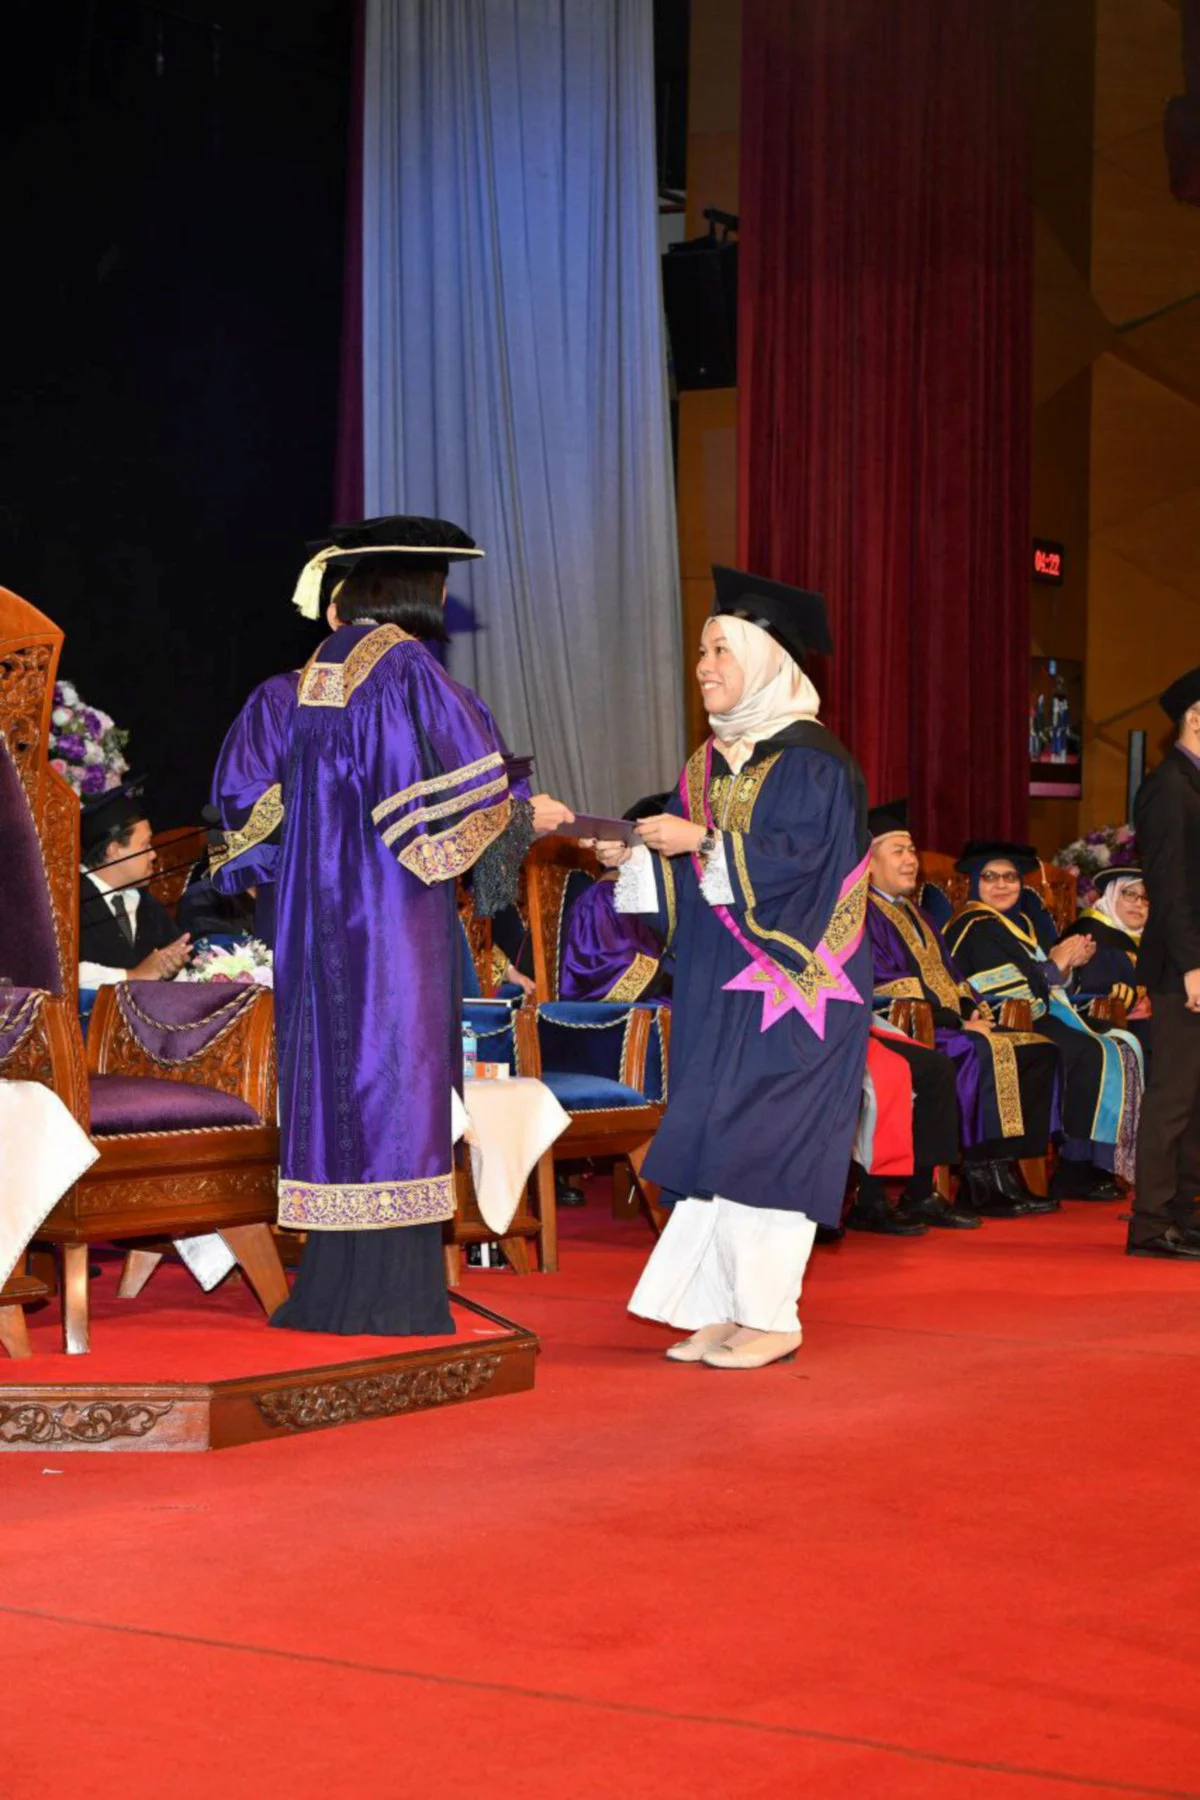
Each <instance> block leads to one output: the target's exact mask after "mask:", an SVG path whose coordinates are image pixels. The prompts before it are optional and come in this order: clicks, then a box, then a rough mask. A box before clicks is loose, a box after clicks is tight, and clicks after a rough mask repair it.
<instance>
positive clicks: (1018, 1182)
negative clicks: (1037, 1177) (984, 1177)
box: [987, 1162, 1059, 1213]
mask: <svg viewBox="0 0 1200 1800" xmlns="http://www.w3.org/2000/svg"><path fill="white" fill-rule="evenodd" d="M987 1172H988V1180H989V1181H990V1182H991V1184H992V1186H993V1188H994V1189H995V1190H996V1192H997V1193H998V1194H1003V1196H1004V1198H1005V1199H1006V1200H1017V1201H1020V1202H1021V1203H1022V1205H1023V1207H1024V1209H1025V1211H1026V1212H1027V1213H1048V1212H1058V1210H1059V1202H1058V1200H1056V1199H1055V1197H1054V1196H1053V1195H1052V1194H1035V1193H1033V1191H1032V1190H1031V1189H1030V1188H1028V1187H1026V1185H1025V1178H1024V1176H1023V1175H1022V1174H1021V1171H1020V1168H1019V1167H1018V1165H1017V1164H1016V1163H1015V1162H990V1163H988V1165H987Z"/></svg>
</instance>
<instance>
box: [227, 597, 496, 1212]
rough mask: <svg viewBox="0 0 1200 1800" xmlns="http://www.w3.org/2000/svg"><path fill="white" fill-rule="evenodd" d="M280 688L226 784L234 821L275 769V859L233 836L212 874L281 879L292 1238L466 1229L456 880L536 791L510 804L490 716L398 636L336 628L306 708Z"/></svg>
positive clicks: (278, 977)
mask: <svg viewBox="0 0 1200 1800" xmlns="http://www.w3.org/2000/svg"><path fill="white" fill-rule="evenodd" d="M283 679H288V678H277V680H283ZM290 679H292V680H293V681H294V680H295V678H290ZM271 688H272V684H271V683H266V684H264V688H260V689H258V690H256V693H255V694H254V695H252V696H251V699H250V701H249V702H248V703H247V709H246V712H245V713H244V714H243V718H242V719H240V720H239V721H238V723H237V725H235V727H234V730H233V732H231V734H230V739H229V740H227V744H226V750H225V751H223V753H222V763H221V766H220V768H219V770H218V780H217V783H216V786H217V788H218V789H219V790H220V792H219V795H218V804H219V805H221V806H222V808H223V811H225V810H227V809H229V808H230V807H231V806H232V797H233V796H234V795H235V794H238V795H240V797H241V799H242V802H243V804H244V803H245V800H246V799H247V798H248V797H249V795H250V792H251V789H252V787H253V780H249V779H247V781H246V784H245V785H244V786H242V787H240V788H239V786H238V779H237V778H238V776H239V775H245V776H247V777H249V775H250V774H251V773H253V774H254V779H258V778H260V777H261V776H265V775H268V774H272V773H274V774H275V777H276V780H277V782H278V788H279V792H278V796H277V798H276V800H274V801H272V803H271V810H272V812H273V811H274V810H275V808H276V807H278V809H279V812H280V815H281V816H280V819H279V820H278V821H277V828H278V845H277V848H276V852H275V855H274V856H273V857H270V858H267V857H266V856H265V854H264V849H263V844H264V843H265V839H260V840H259V842H258V843H256V844H253V845H252V844H249V843H246V844H244V845H243V844H242V843H241V842H240V841H238V832H237V829H236V827H235V828H234V829H233V830H232V831H230V832H229V834H228V836H229V840H230V845H229V849H230V853H229V855H228V856H227V858H226V859H225V861H224V864H223V866H222V868H221V869H220V871H219V873H218V876H217V877H216V879H217V882H218V885H221V884H223V883H225V882H230V883H232V882H239V883H241V884H242V885H245V884H246V883H247V882H248V881H249V880H252V879H255V878H256V877H254V876H251V875H249V873H248V871H249V870H250V869H251V868H256V869H257V870H258V874H257V879H258V880H260V881H261V880H263V879H269V878H270V876H271V875H274V877H275V879H276V882H277V900H278V924H277V929H276V945H275V1003H276V1028H277V1035H278V1041H279V1088H280V1127H281V1137H282V1143H281V1153H280V1207H279V1218H280V1223H281V1224H284V1225H290V1226H293V1227H295V1228H297V1229H302V1230H307V1231H346V1230H351V1231H360V1230H371V1229H377V1228H381V1227H387V1226H402V1225H416V1224H424V1223H433V1222H435V1221H439V1220H442V1219H447V1218H450V1217H452V1216H453V1213H454V1203H455V1196H454V1176H453V1168H452V1158H451V1124H450V1092H451V1088H452V1087H453V1086H456V1085H458V1083H459V1082H460V1081H461V1073H462V1044H461V1036H460V1029H461V1028H460V1006H459V985H458V984H459V925H458V914H457V910H456V906H455V878H456V877H457V876H459V875H461V874H463V873H464V872H465V871H466V870H468V869H469V868H471V867H472V865H474V864H475V863H476V861H477V859H478V858H479V857H480V856H481V855H483V854H484V853H486V852H487V851H488V850H489V849H490V847H491V846H493V845H497V844H498V843H499V840H501V839H502V838H503V837H504V836H505V834H506V833H507V832H508V829H509V826H510V821H511V818H512V812H513V801H514V799H516V798H523V797H524V793H525V784H524V783H522V784H520V786H519V787H518V788H515V789H510V784H509V780H508V776H507V773H506V771H505V767H504V762H503V758H504V754H505V749H504V744H503V741H502V739H501V737H500V734H499V732H498V730H497V728H496V726H495V723H494V721H493V720H492V718H491V715H490V713H489V712H488V710H487V708H486V707H485V706H484V704H483V702H482V701H481V700H480V699H479V698H478V696H477V695H475V694H472V693H471V692H470V690H469V689H466V688H463V687H461V686H460V685H459V684H458V683H457V682H455V681H453V680H452V679H451V678H450V677H449V676H448V675H447V674H446V673H445V671H444V670H443V669H442V668H441V666H440V665H439V663H438V662H437V661H436V659H435V658H434V657H433V656H432V655H431V654H430V651H429V650H428V648H427V647H426V646H425V645H424V644H422V643H419V642H416V641H415V640H413V639H411V638H406V637H405V636H404V635H403V634H402V633H401V632H399V631H398V630H397V629H396V628H395V627H392V626H386V625H385V626H380V627H367V626H344V627H342V628H340V629H339V630H338V631H336V632H335V633H334V634H333V636H332V637H331V638H329V639H328V640H327V641H326V642H325V643H324V644H323V645H322V646H321V649H320V650H319V651H318V652H317V655H316V656H315V657H314V659H313V660H312V661H311V662H310V663H309V664H308V666H307V668H306V669H305V670H304V671H303V672H302V674H301V675H300V677H299V680H298V688H297V691H296V693H295V699H294V701H293V702H292V705H291V707H290V709H289V708H288V707H287V706H286V705H285V704H283V703H282V694H281V690H278V689H276V690H275V691H273V692H271V693H268V692H266V690H270V689H271ZM239 746H240V749H238V748H237V747H239ZM235 752H236V753H235ZM239 757H240V758H241V759H242V760H241V762H239ZM266 791H267V790H264V793H265V792H266ZM261 798H262V797H261V796H260V801H259V802H254V801H252V802H251V805H250V816H251V817H252V816H253V814H254V812H255V810H256V807H257V806H259V805H260V803H261ZM234 810H240V809H234ZM269 816H270V815H269V814H268V813H267V811H266V809H265V808H264V809H263V810H262V811H261V813H260V818H259V824H260V825H265V824H266V822H267V819H268V817H269ZM243 829H244V828H243ZM243 877H244V878H245V879H244V880H243Z"/></svg>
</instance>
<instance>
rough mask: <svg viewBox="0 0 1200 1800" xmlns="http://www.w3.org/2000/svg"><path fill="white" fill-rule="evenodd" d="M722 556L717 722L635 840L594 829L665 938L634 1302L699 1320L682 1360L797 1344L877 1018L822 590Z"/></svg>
mask: <svg viewBox="0 0 1200 1800" xmlns="http://www.w3.org/2000/svg"><path fill="white" fill-rule="evenodd" d="M713 573H714V576H715V579H716V584H717V593H716V607H715V612H714V616H713V617H712V618H711V619H709V620H708V622H707V623H706V625H705V627H704V634H703V639H702V642H701V648H700V661H699V666H698V670H697V674H698V678H699V682H700V687H701V691H702V693H703V695H704V700H705V705H706V707H707V710H708V715H709V724H710V725H711V727H712V733H713V735H712V737H711V738H710V739H709V740H708V741H707V743H705V744H704V745H703V746H702V747H701V748H700V749H699V750H698V751H697V752H696V754H695V755H694V756H693V757H692V758H691V760H690V762H689V763H688V765H687V768H686V769H685V770H684V773H683V776H682V778H681V780H680V784H679V792H678V794H677V795H675V796H674V797H673V798H672V800H671V803H670V806H669V808H668V810H667V811H666V812H665V813H663V814H662V815H660V816H659V817H658V818H651V819H645V820H643V821H642V822H641V824H640V825H638V827H637V833H638V837H639V839H640V843H639V844H638V845H637V846H636V847H635V848H634V849H633V850H632V851H631V850H630V849H628V848H626V847H625V846H624V845H619V844H602V845H600V846H599V847H598V848H599V854H600V857H601V860H602V861H603V862H605V863H607V864H608V866H610V867H616V868H620V871H621V878H620V881H619V883H618V889H617V905H618V907H620V908H622V909H623V910H628V911H631V912H645V913H647V914H648V915H650V916H651V917H652V918H653V921H654V923H655V926H656V929H657V931H658V933H659V936H660V937H661V938H662V939H663V940H664V942H665V943H666V944H667V945H669V946H670V947H671V948H673V949H674V952H675V978H674V989H673V999H672V1012H673V1025H672V1040H671V1098H670V1102H669V1104H668V1106H667V1110H666V1115H665V1117H664V1119H663V1122H662V1125H661V1126H660V1128H659V1131H658V1135H657V1137H656V1138H655V1141H654V1143H653V1145H652V1147H651V1149H650V1152H649V1155H648V1156H647V1158H646V1162H645V1173H646V1175H647V1176H648V1177H649V1178H650V1179H651V1180H653V1181H656V1182H658V1183H660V1184H661V1186H662V1187H663V1188H664V1189H666V1190H667V1191H668V1192H669V1193H672V1194H674V1195H676V1196H678V1198H677V1199H676V1203H675V1205H674V1207H673V1209H672V1212H671V1217H670V1219H669V1220H668V1223H667V1226H666V1229H665V1231H664V1232H663V1235H662V1237H661V1238H660V1239H659V1241H658V1243H657V1245H656V1246H655V1249H654V1252H653V1254H652V1255H651V1257H650V1261H649V1262H648V1264H647V1265H646V1269H645V1271H644V1272H643V1275H642V1278H641V1280H640V1281H639V1283H638V1286H637V1290H636V1292H635V1293H634V1295H633V1297H632V1299H631V1301H630V1307H631V1310H632V1311H634V1312H636V1313H640V1314H641V1315H642V1316H643V1317H645V1318H650V1319H658V1320H662V1321H664V1322H665V1323H668V1324H671V1325H674V1326H676V1327H678V1328H680V1329H682V1330H684V1331H687V1332H690V1334H691V1335H690V1336H689V1337H687V1338H686V1339H684V1340H683V1342H681V1343H678V1344H675V1345H673V1346H672V1347H671V1348H670V1349H669V1350H668V1351H667V1355H668V1356H669V1357H671V1358H672V1359H673V1360H674V1361H678V1362H704V1363H706V1364H708V1366H709V1367H710V1368H717V1369H756V1368H762V1367H763V1366H764V1365H765V1364H768V1363H772V1362H776V1361H779V1360H781V1359H783V1358H785V1357H788V1356H791V1355H793V1354H794V1352H795V1350H796V1348H797V1347H798V1345H799V1343H800V1336H801V1334H800V1318H799V1311H798V1300H799V1295H800V1286H801V1282H802V1280H803V1277H804V1271H805V1269H806V1267H807V1264H808V1259H809V1256H810V1255H811V1253H812V1247H813V1243H814V1240H815V1237H816V1232H817V1226H818V1225H830V1226H836V1225H838V1224H839V1222H840V1220H841V1215H842V1205H843V1200H844V1197H845V1192H846V1177H847V1173H848V1170H849V1166H850V1152H851V1146H852V1143H853V1139H854V1133H855V1127H856V1124H857V1121H858V1112H859V1100H860V1096H861V1092H862V1082H863V1068H864V1065H865V1061H866V1053H867V1033H868V1029H869V1026H870V1023H871V1009H870V998H871V959H870V949H869V946H868V944H867V939H866V918H865V915H866V907H867V861H868V859H867V854H866V852H867V831H866V795H865V792H864V787H863V780H862V776H861V774H860V772H859V769H858V766H857V764H856V763H855V762H854V760H853V758H852V757H851V756H850V755H849V753H848V752H847V751H846V750H845V749H844V748H843V746H842V745H841V744H840V743H839V742H838V741H837V739H836V738H835V737H833V736H832V735H831V733H830V732H828V731H826V730H825V728H824V726H822V725H821V724H819V723H818V721H817V712H818V708H819V704H820V702H819V697H818V695H817V691H816V689H815V688H814V687H813V684H812V682H811V681H810V680H809V678H808V676H807V675H806V674H805V673H804V670H803V668H802V666H801V664H802V661H803V658H804V654H805V651H806V649H813V650H818V651H823V652H826V653H828V652H829V651H830V649H831V648H832V646H831V644H830V641H829V632H828V626H827V624H826V619H825V608H824V603H823V601H822V599H821V597H820V595H818V594H806V593H803V592H801V591H800V590H799V589H796V588H790V587H785V586H782V585H781V584H780V583H777V582H771V581H766V580H764V579H762V578H760V577H758V576H754V575H746V574H743V573H741V572H740V571H738V570H734V569H715V570H714V571H713Z"/></svg>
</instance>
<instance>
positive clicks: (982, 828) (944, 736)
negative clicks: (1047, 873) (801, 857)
mask: <svg viewBox="0 0 1200 1800" xmlns="http://www.w3.org/2000/svg"><path fill="white" fill-rule="evenodd" d="M1027 3H1028V0H904V4H903V5H897V4H896V0H804V3H803V4H802V5H801V4H798V3H797V0H745V3H744V15H743V91H742V139H741V195H740V208H739V210H740V215H741V232H740V242H741V251H740V261H741V267H740V272H739V279H740V284H741V290H740V302H739V304H740V317H739V348H738V354H739V457H740V471H739V520H740V536H741V548H742V555H743V558H744V563H745V566H746V567H748V568H750V569H754V570H756V571H758V572H760V573H762V574H764V575H769V576H774V577H775V578H777V579H779V580H782V581H792V582H795V583H797V584H799V585H801V586H804V587H811V588H817V589H819V590H820V591H821V592H823V593H824V594H825V595H826V596H827V598H828V602H829V606H830V613H831V619H832V625H833V634H834V645H835V651H836V654H835V656H834V657H833V658H832V659H831V661H830V662H829V663H827V664H818V665H817V666H816V667H814V670H813V674H814V679H815V680H816V681H817V684H818V686H819V687H820V688H821V691H822V693H823V695H824V696H825V706H824V714H823V716H824V717H826V718H827V720H828V722H829V724H830V725H831V726H832V728H833V729H834V730H835V731H836V732H837V733H838V734H839V736H841V737H842V738H843V739H844V740H845V742H846V743H848V744H849V745H850V747H851V748H852V749H853V751H854V752H855V754H856V755H857V757H858V759H859V761H860V762H861V764H862V766H863V769H864V771H865V773H866V776H867V780H868V783H869V786H870V790H871V795H872V799H873V800H875V801H879V800H888V799H892V798H894V797H896V796H898V795H901V794H908V795H909V796H910V798H911V802H912V821H913V828H914V831H915V832H916V834H917V836H918V839H919V840H920V841H921V842H923V843H924V844H926V845H927V846H929V847H931V848H938V849H943V850H950V851H952V850H955V849H956V848H957V846H958V844H959V842H960V840H961V839H963V838H964V837H966V836H968V835H970V834H984V833H1004V834H1017V835H1020V834H1022V833H1023V831H1024V830H1025V828H1026V823H1027V799H1026V794H1027V784H1028V764H1027V754H1028V753H1027V728H1026V712H1027V707H1028V692H1029V622H1028V604H1029V559H1030V554H1031V553H1030V544H1029V479H1030V415H1031V404H1032V402H1031V365H1030V310H1031V292H1032V203H1031V198H1030V187H1029V162H1028V142H1027V123H1026V78H1025V69H1026V51H1027V46H1028V41H1029V34H1028V31H1027V29H1026V26H1027V10H1026V9H1027Z"/></svg>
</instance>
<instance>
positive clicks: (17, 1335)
mask: <svg viewBox="0 0 1200 1800" xmlns="http://www.w3.org/2000/svg"><path fill="white" fill-rule="evenodd" d="M0 1344H2V1345H3V1346H4V1348H5V1349H6V1350H7V1351H8V1354H9V1355H10V1356H12V1357H22V1356H32V1355H33V1351H32V1349H31V1348H30V1343H29V1326H28V1325H27V1324H26V1322H25V1308H24V1307H23V1306H0Z"/></svg>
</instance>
